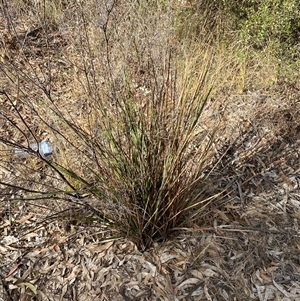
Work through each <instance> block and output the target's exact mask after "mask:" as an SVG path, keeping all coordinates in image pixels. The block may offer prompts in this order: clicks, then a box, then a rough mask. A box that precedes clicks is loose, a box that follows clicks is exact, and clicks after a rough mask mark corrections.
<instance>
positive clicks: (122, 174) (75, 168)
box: [0, 1, 221, 250]
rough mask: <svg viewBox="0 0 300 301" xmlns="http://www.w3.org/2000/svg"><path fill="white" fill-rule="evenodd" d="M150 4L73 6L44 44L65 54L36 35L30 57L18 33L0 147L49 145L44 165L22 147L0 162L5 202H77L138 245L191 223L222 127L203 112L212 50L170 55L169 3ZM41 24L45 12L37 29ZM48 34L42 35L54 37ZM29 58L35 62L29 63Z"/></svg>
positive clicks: (208, 197) (7, 70)
mask: <svg viewBox="0 0 300 301" xmlns="http://www.w3.org/2000/svg"><path fill="white" fill-rule="evenodd" d="M153 5H154V4H153ZM157 5H158V7H156V8H155V9H156V10H158V11H160V14H162V16H158V15H155V14H149V13H148V11H147V7H146V6H145V7H144V6H142V5H140V4H136V5H133V4H128V7H126V6H125V4H124V5H118V4H117V3H115V2H114V1H111V2H109V3H106V4H103V5H102V4H99V3H97V2H89V4H86V6H85V5H83V4H78V6H76V7H75V6H74V8H73V9H74V10H76V14H74V17H73V19H71V20H70V23H69V24H68V23H66V24H64V27H63V30H64V31H68V26H70V27H72V26H73V25H74V24H76V27H75V28H76V30H77V31H78V32H77V33H78V34H73V35H70V36H68V38H65V40H64V41H63V43H61V44H59V43H58V42H56V43H57V44H55V46H56V45H65V44H67V45H68V47H67V48H66V49H65V48H63V46H60V47H57V46H56V47H55V51H54V50H53V48H52V44H51V43H52V40H50V39H47V37H40V36H39V37H38V38H37V39H36V40H34V43H35V44H34V45H36V43H39V42H40V40H39V38H40V39H41V42H42V41H43V40H42V39H46V40H47V43H46V44H45V45H47V46H46V47H45V49H43V51H39V52H38V54H35V53H34V52H33V51H31V52H30V51H26V47H27V48H28V49H29V48H30V47H31V44H30V43H29V42H27V40H26V36H25V40H20V43H22V47H15V48H14V51H19V53H18V55H19V61H16V62H14V61H11V60H8V59H7V60H6V59H5V58H4V59H3V61H2V63H1V71H2V78H3V79H5V81H6V86H7V87H8V88H7V89H5V90H3V91H2V94H1V98H2V108H3V110H2V113H1V123H2V124H3V126H4V128H11V129H12V131H11V132H9V133H3V135H2V136H1V138H0V141H1V143H2V144H1V147H2V148H1V149H2V150H3V151H9V149H12V148H13V147H22V148H24V145H25V147H26V145H28V144H29V143H30V141H40V140H42V139H43V138H45V134H44V133H45V132H47V133H48V136H49V137H50V138H51V139H52V141H54V144H55V145H56V146H57V155H56V156H54V158H52V159H51V160H48V158H44V157H42V156H40V155H39V154H38V153H37V152H36V153H34V152H32V151H31V154H32V155H34V156H35V157H29V158H27V159H25V163H24V161H22V160H15V159H11V160H9V158H8V159H7V160H6V161H3V162H2V167H3V170H5V176H3V177H2V178H1V185H2V187H6V188H7V187H14V188H15V189H16V191H18V193H17V196H16V197H15V200H22V201H24V200H29V201H32V200H37V199H50V200H51V199H55V200H56V201H57V200H68V201H70V200H72V202H74V203H76V204H78V203H80V204H82V205H84V206H86V205H87V204H88V208H89V209H91V210H92V211H93V213H96V215H97V216H96V219H97V221H98V222H99V223H102V224H104V225H106V226H108V225H109V226H110V229H112V230H113V231H117V232H118V234H119V235H120V234H121V236H126V237H129V238H130V239H131V240H132V241H134V242H135V243H136V244H137V245H138V247H139V248H140V249H143V250H145V249H147V248H149V247H150V246H151V245H152V244H153V242H154V241H162V240H165V239H167V238H168V237H169V236H170V234H171V233H173V231H174V230H176V229H178V228H180V227H186V226H188V225H191V222H192V221H193V220H194V219H199V216H200V215H199V213H200V212H201V211H202V210H203V209H204V208H205V207H206V206H207V205H208V204H209V203H210V202H211V201H212V200H214V199H215V198H216V195H214V196H212V195H213V194H212V193H209V192H208V190H209V188H208V183H207V181H208V178H209V175H210V172H211V171H212V170H213V169H214V166H215V164H216V162H215V160H214V158H213V152H212V146H213V143H214V141H215V136H216V133H217V130H218V127H219V126H220V123H221V120H219V119H218V117H214V118H215V120H214V121H213V122H212V121H211V119H210V118H209V116H208V115H207V116H206V117H205V109H206V105H207V102H208V100H209V98H210V93H211V91H212V89H213V83H214V81H215V78H216V74H217V73H218V72H219V71H220V70H219V66H217V64H218V61H217V60H215V58H214V52H213V51H210V50H208V51H204V50H203V49H202V50H201V51H200V50H199V49H198V50H199V52H198V53H197V55H195V56H194V57H192V55H191V54H190V53H187V52H185V54H184V51H183V52H182V53H181V54H180V55H178V49H179V48H180V47H182V49H184V48H185V47H186V46H185V45H184V43H182V44H181V46H180V47H179V48H176V47H175V46H176V45H174V41H175V37H174V35H173V33H172V26H170V25H171V24H172V22H173V20H172V18H171V17H170V14H169V10H168V8H167V7H166V6H165V4H164V5H162V6H160V4H157ZM151 7H152V6H151ZM151 9H152V8H151ZM7 11H9V10H7ZM92 12H94V14H92ZM95 16H96V18H95ZM133 16H134V18H133ZM47 22H50V21H49V18H48V17H46V16H45V17H44V19H43V20H41V24H37V26H41V27H42V28H43V26H46V27H47ZM146 24H147V26H146ZM58 25H59V24H58ZM159 26H160V28H159ZM57 28H59V26H58V27H57ZM57 28H56V29H55V30H56V31H57ZM153 28H156V29H157V28H159V29H160V30H158V31H157V32H156V31H155V33H154V34H153V32H154V31H153ZM16 30H17V29H16ZM72 30H73V31H74V28H73V27H72ZM56 31H53V32H49V33H48V32H47V31H46V30H45V31H43V32H44V34H45V35H47V34H51V35H52V36H53V35H55V34H57V38H56V40H55V39H54V40H55V41H57V39H58V38H59V37H60V35H59V34H58V33H56ZM65 36H66V37H67V35H66V33H65ZM172 39H173V42H172ZM15 41H16V43H18V41H19V40H18V39H15ZM32 43H33V42H32ZM33 49H36V48H33ZM185 49H187V48H185ZM7 51H9V47H7ZM6 55H7V57H8V58H9V57H10V56H11V55H12V53H11V54H10V53H8V52H7V53H6ZM29 55H32V57H30V58H29ZM35 55H38V56H35ZM62 58H63V59H64V61H63V63H62ZM35 59H38V60H39V62H40V61H43V60H44V62H45V63H44V64H40V63H39V65H38V66H35V65H34V63H33V61H34V60H35ZM19 62H21V64H19ZM65 64H69V65H68V68H66V69H65V67H64V66H65ZM66 70H67V71H66ZM57 86H59V87H60V88H61V89H65V90H63V92H61V91H59V89H57ZM65 86H67V87H69V88H70V87H72V89H69V88H66V87H65ZM70 90H71V91H70ZM28 116H30V118H29V117H28ZM41 129H43V130H41ZM13 171H17V172H14V175H12V174H13ZM87 195H88V196H89V201H88V202H85V201H83V200H82V198H83V196H87ZM58 207H59V208H62V207H61V205H60V206H58Z"/></svg>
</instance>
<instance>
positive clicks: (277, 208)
mask: <svg viewBox="0 0 300 301" xmlns="http://www.w3.org/2000/svg"><path fill="white" fill-rule="evenodd" d="M2 18H3V16H2ZM20 24H21V20H20ZM20 26H21V25H20ZM1 32H2V33H3V39H4V40H5V45H6V46H7V47H8V48H7V49H6V50H5V51H4V50H3V49H2V53H1V60H2V61H1V64H4V63H5V64H6V66H8V65H9V64H10V59H11V57H10V55H12V53H14V54H15V53H17V52H18V51H19V50H18V47H17V44H15V40H14V39H13V36H14V34H12V33H8V32H7V31H5V28H4V27H3V28H2V27H1ZM20 32H22V30H21V31H20ZM24 37H25V36H23V38H24ZM49 37H50V38H49ZM49 37H48V39H43V37H42V36H41V35H40V33H39V31H38V30H37V31H36V32H34V31H27V36H26V38H24V41H26V43H31V44H30V45H29V46H28V48H26V49H30V50H31V52H30V53H27V54H25V55H26V56H27V58H29V59H28V61H29V62H30V64H32V65H31V66H32V69H31V72H33V70H38V68H43V67H40V66H41V65H42V64H43V63H45V57H46V55H45V53H44V54H43V49H45V48H47V51H46V54H47V55H49V53H50V54H51V53H55V51H56V50H57V49H60V50H61V49H68V47H69V46H70V45H68V42H67V39H64V37H62V36H61V35H60V34H58V33H57V32H55V33H53V35H50V36H49ZM51 39H52V40H51ZM49 45H51V47H50V46H49ZM56 63H57V64H61V65H60V66H62V68H63V69H64V70H68V67H69V65H68V62H67V63H66V61H63V60H60V61H59V60H56ZM21 65H22V63H21V62H20V66H21ZM1 66H2V65H1ZM34 66H36V69H35V67H34ZM37 66H39V67H37ZM27 67H28V66H27ZM27 67H26V68H27ZM44 67H45V66H44ZM45 68H46V67H45ZM24 70H25V69H24ZM39 70H41V69H39ZM45 70H46V69H45ZM2 71H3V69H2ZM25 71H26V70H25ZM27 71H28V69H27ZM27 71H26V72H27ZM28 72H29V71H28ZM69 75H70V74H69ZM70 77H71V75H70ZM70 77H68V76H65V75H62V74H60V73H59V72H58V73H57V74H54V81H55V79H57V82H55V83H56V84H57V83H60V85H58V84H57V86H55V89H54V93H55V92H56V91H60V92H59V93H62V94H63V93H64V95H66V98H64V99H63V101H64V103H63V102H62V103H61V104H60V105H66V108H68V106H69V107H70V105H71V106H75V105H76V106H77V107H76V110H74V111H76V114H77V115H76V116H77V117H78V119H80V113H78V112H80V110H82V109H84V100H83V101H82V102H79V101H77V102H76V103H75V101H74V102H73V103H71V102H70V101H71V100H70V98H71V97H69V96H67V95H71V94H68V93H69V90H71V88H70V87H68V84H67V83H68V81H71V80H70ZM1 85H2V88H1V89H3V87H4V86H5V87H6V81H5V76H3V73H1ZM7 87H8V86H7ZM299 89H300V87H299V83H296V84H295V85H288V84H286V83H285V82H284V81H283V82H282V83H280V82H278V83H277V85H276V87H275V88H273V89H272V90H269V89H256V90H247V91H246V90H245V91H243V92H242V93H237V92H233V91H232V90H230V91H229V92H228V94H227V95H225V96H224V95H220V97H219V98H220V99H218V97H216V98H215V100H214V101H212V104H211V105H210V106H209V107H208V109H207V116H208V118H211V119H213V118H215V117H216V114H218V113H217V112H218V110H219V109H220V106H223V108H222V112H223V116H225V119H226V127H225V128H224V131H223V132H222V133H220V135H219V138H218V139H219V140H218V144H216V148H215V152H216V156H218V155H219V156H221V154H223V153H224V152H225V150H226V155H225V156H224V157H223V158H222V160H221V162H220V164H219V166H218V168H217V169H216V170H215V171H214V172H213V174H212V175H211V177H212V179H213V183H214V187H212V190H215V191H224V193H223V194H222V196H221V197H220V201H219V202H214V203H212V204H211V205H210V206H209V208H207V209H206V211H205V214H204V216H203V217H201V220H199V221H197V222H195V223H193V224H192V225H191V226H190V227H189V228H186V229H178V231H176V232H174V236H173V237H170V239H169V240H168V241H166V242H162V243H159V244H158V243H157V244H155V245H154V247H153V248H151V249H150V250H147V251H145V252H141V251H139V250H138V249H137V247H136V246H135V245H134V244H133V243H132V242H130V241H129V240H127V239H126V238H116V239H112V238H111V237H112V235H113V234H114V232H113V231H112V229H109V228H107V227H105V226H99V224H98V223H97V222H96V221H95V220H94V216H93V215H92V214H91V212H90V211H89V210H88V206H81V205H77V204H76V203H75V202H70V203H67V204H66V201H65V200H60V199H53V200H51V201H44V200H29V201H24V202H14V201H13V200H12V199H13V198H14V196H15V195H17V193H18V192H17V189H15V188H10V187H8V188H7V187H6V188H5V189H4V188H3V190H2V193H1V200H0V201H1V203H0V278H1V281H0V301H2V300H3V301H12V300H14V301H27V300H43V301H44V300H49V301H50V300H51V301H54V300H59V301H63V300H66V301H67V300H68V301H69V300H74V301H81V300H84V301H89V300H91V301H92V300H106V301H112V300H116V301H118V300H119V301H122V300H125V301H138V300H141V301H142V300H145V301H146V300H149V301H152V300H161V301H163V300H164V301H173V300H174V301H177V300H186V301H192V300H195V301H197V300H211V301H215V300H216V301H219V300H228V301H232V300H237V301H240V300H259V301H267V300H276V301H279V300H283V301H288V300H290V301H292V300H294V301H296V300H300V230H299V223H300V192H299V185H300V160H299V156H300V148H299V146H300V126H299V124H300V117H299V116H300V101H299V99H300V92H299V91H300V90H299ZM33 93H35V92H33ZM57 93H58V92H57ZM2 96H3V94H1V95H0V97H1V105H3V108H4V104H6V105H7V103H5V101H4V98H2ZM72 96H74V94H72ZM224 97H225V98H226V101H224ZM1 108H2V107H1ZM5 110H7V107H5ZM27 113H28V114H27V115H26V118H28V120H30V118H31V115H30V112H27ZM74 114H75V112H74ZM74 116H75V115H74ZM0 121H1V120H0ZM1 122H2V121H1ZM1 126H2V124H1ZM38 130H40V129H38ZM1 131H2V134H3V133H5V135H6V134H7V133H9V131H10V129H8V128H4V127H2V129H1ZM39 135H40V136H41V137H43V138H44V136H43V135H47V134H46V133H43V132H40V133H39ZM1 154H3V153H1ZM54 155H55V154H54ZM56 155H57V156H59V155H60V153H59V150H58V151H57V153H56ZM6 156H7V155H5V158H4V155H2V159H3V160H2V162H4V161H5V160H6ZM20 162H21V163H20V165H23V166H25V165H26V164H28V162H29V160H23V161H20ZM1 166H2V165H1ZM32 168H33V167H32ZM34 168H36V166H35V167H34ZM0 172H1V173H0V175H1V176H3V177H4V173H3V170H2V169H0ZM16 173H17V172H16ZM12 176H14V175H12ZM41 179H42V176H41ZM1 180H2V178H1ZM1 189H2V188H1ZM2 196H3V197H2ZM80 202H81V204H82V202H85V203H86V204H91V205H93V203H94V202H96V200H95V199H93V198H92V197H90V196H86V197H85V198H84V200H83V201H82V200H80ZM56 212H59V213H56ZM107 237H110V239H107Z"/></svg>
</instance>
